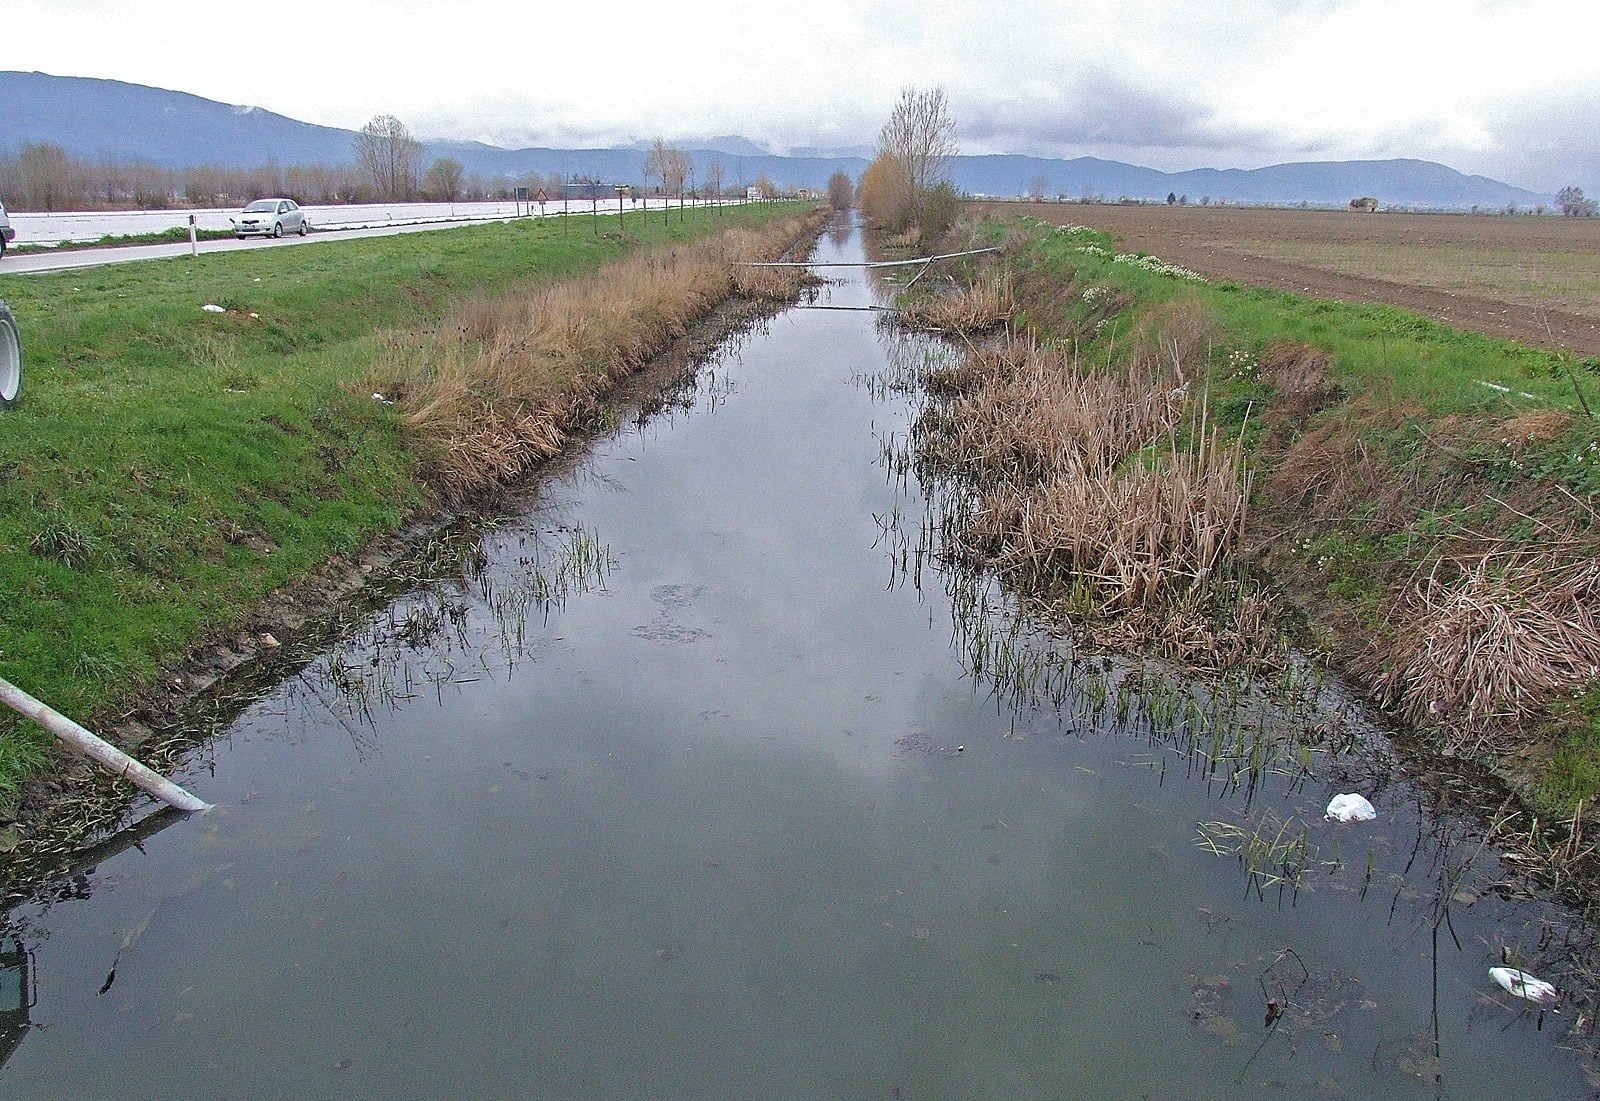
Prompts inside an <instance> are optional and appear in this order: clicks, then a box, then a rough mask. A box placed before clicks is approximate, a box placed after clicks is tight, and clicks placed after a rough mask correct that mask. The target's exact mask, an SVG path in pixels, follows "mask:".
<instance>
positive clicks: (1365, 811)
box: [1322, 793, 1378, 822]
mask: <svg viewBox="0 0 1600 1101" xmlns="http://www.w3.org/2000/svg"><path fill="white" fill-rule="evenodd" d="M1322 817H1323V818H1325V819H1327V820H1328V821H1330V822H1370V821H1372V820H1373V819H1374V818H1376V817H1378V812H1377V810H1376V809H1375V808H1374V807H1373V805H1372V804H1371V803H1369V802H1367V797H1366V796H1365V795H1356V794H1354V793H1351V794H1349V795H1335V796H1334V797H1333V799H1332V800H1331V801H1330V802H1329V803H1328V813H1327V814H1324V815H1323V816H1322Z"/></svg>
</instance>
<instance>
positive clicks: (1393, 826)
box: [0, 234, 1587, 1098]
mask: <svg viewBox="0 0 1600 1101" xmlns="http://www.w3.org/2000/svg"><path fill="white" fill-rule="evenodd" d="M823 247H824V252H825V253H826V254H828V255H832V256H842V257H846V258H847V257H849V256H852V255H855V254H856V253H855V250H856V249H857V245H856V239H855V238H854V237H853V236H840V235H837V234H835V235H830V238H829V240H828V241H827V242H826V243H825V245H824V246H823ZM826 293H827V294H828V295H829V296H830V303H831V304H838V305H852V306H854V305H864V304H870V303H871V301H872V290H871V288H870V287H869V286H868V285H867V283H866V281H865V280H863V279H860V278H854V277H851V278H848V279H847V280H845V281H842V282H840V283H837V284H835V285H832V286H830V287H829V288H828V289H827V292H826ZM925 354H926V353H925V352H923V351H915V352H913V351H911V350H908V348H907V346H906V345H904V344H903V343H902V342H899V341H897V340H895V339H890V338H887V337H886V335H885V334H881V333H879V332H877V331H875V329H874V327H873V326H872V325H871V324H870V323H869V322H868V321H867V320H866V318H865V316H864V315H862V314H859V313H844V312H816V311H796V312H793V313H791V314H788V315H785V316H783V317H780V318H778V319H775V320H774V321H772V322H771V324H770V325H769V326H767V327H766V329H765V331H764V332H763V333H762V334H760V335H758V336H757V337H756V338H755V339H754V340H753V341H752V342H750V343H749V344H747V345H744V346H743V347H742V348H740V349H737V350H736V351H734V352H732V353H730V354H729V355H728V356H726V357H723V358H721V359H719V360H718V361H717V362H716V364H715V365H714V370H713V371H710V372H707V373H705V374H702V375H700V376H699V377H698V378H697V379H696V380H695V381H694V383H693V385H692V386H691V385H690V384H689V383H687V382H685V383H683V384H681V385H680V386H678V387H676V388H673V389H670V390H669V391H668V392H667V393H666V395H665V396H664V397H663V398H662V399H661V400H660V402H659V404H656V405H655V406H654V408H653V409H652V411H651V412H650V413H649V414H648V415H633V414H629V415H625V416H619V417H618V418H616V422H615V428H614V431H613V433H612V434H611V435H609V436H606V437H605V438H602V439H600V440H598V441H597V443H596V446H595V448H594V450H593V451H592V453H591V454H590V455H588V456H587V457H586V458H584V459H582V460H581V461H578V462H576V463H575V464H573V465H572V466H571V467H570V468H568V469H566V470H563V471H560V472H558V473H557V474H556V475H555V476H553V477H551V478H550V479H549V480H548V481H547V482H545V483H544V485H543V486H542V488H541V491H540V493H539V494H538V495H537V497H536V498H534V499H533V500H532V501H530V502H529V503H528V506H527V507H526V508H525V509H519V510H517V511H516V513H515V515H512V516H510V517H508V518H507V519H505V520H504V521H503V522H501V523H498V524H495V525H492V526H489V527H487V528H486V529H482V530H479V531H476V532H471V533H464V534H463V535H461V537H459V538H457V539H455V540H453V541H443V542H441V543H440V544H439V545H438V546H437V547H436V549H435V553H433V554H432V555H430V556H425V557H424V558H422V559H420V560H419V562H418V563H417V564H416V566H415V567H414V572H415V576H416V578H417V579H418V581H419V583H418V584H415V585H412V586H410V587H408V588H407V590H406V591H404V592H402V593H400V594H398V595H397V596H396V598H395V599H393V600H392V601H390V602H388V603H387V604H386V605H385V606H384V607H383V608H381V609H379V610H377V611H371V610H369V611H367V612H363V613H361V614H360V615H358V616H353V617H352V620H353V621H352V622H351V623H350V624H348V628H349V629H348V633H347V634H346V635H345V637H343V638H342V640H341V641H339V642H338V644H337V645H334V646H332V647H329V648H326V649H325V650H321V651H319V652H317V653H315V654H312V655H307V657H308V659H309V660H308V663H307V664H305V665H304V666H303V667H301V668H298V669H295V670H293V671H292V674H291V675H290V676H289V677H288V678H287V679H286V680H284V681H283V682H282V683H279V684H275V685H273V686H271V687H270V689H269V690H268V691H266V692H265V694H264V695H263V697H262V698H261V699H259V700H258V701H256V702H255V703H253V704H252V705H251V706H250V707H249V708H247V709H246V710H245V711H244V712H243V713H242V714H239V715H237V716H234V717H233V719H232V721H230V722H229V724H228V727H227V731H226V734H225V736H224V737H223V738H222V739H220V740H219V741H218V742H217V743H216V745H215V747H214V749H213V750H212V754H211V756H210V757H209V758H208V759H206V760H204V761H202V762H201V767H206V768H208V769H211V770H212V774H211V775H208V776H207V777H205V790H206V791H207V794H208V796H211V797H213V798H216V799H217V800H218V803H219V806H218V809H217V811H216V812H214V813H213V814H210V815H207V816H205V817H204V818H203V819H200V820H197V821H191V822H185V823H183V824H182V825H181V826H178V827H172V828H165V829H155V830H153V831H152V832H150V833H148V834H146V835H144V836H141V837H139V838H137V840H136V841H135V842H133V843H129V844H126V845H124V846H123V847H122V848H121V849H120V851H117V852H106V853H103V854H101V855H100V856H98V857H97V858H96V860H97V862H96V864H95V865H94V866H93V867H92V868H89V869H80V870H77V871H76V872H75V873H74V875H73V877H71V878H69V879H68V880H66V881H64V882H65V883H69V884H70V883H77V884H78V886H77V887H75V888H73V889H72V892H71V893H69V892H68V891H67V890H66V889H65V888H63V890H62V891H61V893H59V894H58V895H57V896H55V898H54V900H52V899H51V898H41V899H39V900H36V901H35V902H34V903H32V904H29V905H25V906H22V907H19V908H18V909H17V910H15V911H14V912H13V914H12V922H13V924H12V931H13V933H14V934H15V937H16V938H17V939H18V940H19V941H20V944H21V946H22V947H23V948H24V949H26V950H27V951H31V952H32V953H33V955H34V957H35V958H36V959H37V970H38V982H37V984H36V985H33V984H30V985H31V986H32V989H33V993H34V997H35V1000H36V1003H37V1004H36V1005H35V1006H34V1008H33V1010H32V1019H33V1020H34V1021H37V1022H43V1023H46V1024H48V1025H49V1026H50V1027H49V1028H48V1029H46V1030H40V1029H37V1028H35V1029H34V1030H33V1031H32V1032H30V1033H29V1034H28V1038H27V1040H26V1042H24V1043H22V1044H21V1045H20V1046H19V1047H17V1048H16V1051H15V1054H14V1056H13V1059H12V1063H11V1066H10V1067H9V1068H8V1069H7V1073H6V1074H5V1075H3V1076H0V1097H10V1096H28V1097H43V1096H52V1095H54V1096H101V1095H110V1094H112V1093H115V1092H117V1091H118V1090H125V1089H126V1088H127V1085H126V1084H127V1083H128V1082H130V1081H134V1082H142V1081H149V1082H160V1083H161V1089H162V1091H163V1092H164V1093H172V1092H195V1093H199V1094H201V1095H205V1096H212V1095H217V1094H229V1093H233V1094H241V1093H245V1094H248V1093H251V1092H252V1091H254V1092H259V1090H258V1089H257V1088H256V1087H257V1086H258V1084H259V1083H261V1082H271V1083H273V1088H274V1089H276V1090H277V1091H278V1092H279V1093H282V1094H283V1095H286V1096H297V1097H310V1096H339V1097H341V1098H356V1097H389V1096H452V1097H492V1096H507V1095H532V1096H541V1095H542V1096H563V1097H588V1096H628V1095H633V1096H646V1095H647V1096H658V1097H708V1096H717V1097H754V1096H760V1097H781V1096H794V1097H831V1096H877V1097H892V1096H896V1095H899V1096H902V1097H924V1096H926V1097H944V1096H970V1097H979V1096H989V1097H1007V1098H1011V1097H1060V1096H1126V1095H1134V1096H1137V1095H1139V1094H1141V1093H1142V1094H1148V1095H1151V1096H1160V1097H1182V1096H1197V1097H1198V1096H1203V1097H1228V1096H1237V1097H1255V1096H1259V1095H1260V1094H1261V1093H1262V1092H1263V1091H1264V1090H1267V1089H1285V1090H1288V1091H1291V1092H1298V1093H1300V1094H1311V1095H1318V1094H1320V1095H1338V1094H1339V1093H1341V1092H1342V1093H1344V1094H1348V1095H1374V1096H1407V1095H1416V1096H1428V1095H1433V1094H1436V1093H1439V1092H1441V1085H1440V1083H1441V1081H1442V1083H1443V1086H1442V1089H1444V1090H1448V1091H1450V1093H1451V1095H1454V1096H1471V1095H1474V1094H1475V1093H1504V1092H1507V1091H1509V1090H1511V1089H1513V1088H1517V1089H1519V1095H1520V1096H1530V1097H1538V1096H1549V1097H1560V1096H1573V1095H1575V1094H1576V1092H1577V1090H1578V1088H1579V1083H1580V1081H1581V1078H1580V1075H1579V1072H1578V1070H1577V1069H1576V1064H1575V1063H1574V1062H1573V1061H1571V1060H1568V1059H1566V1058H1565V1057H1564V1056H1563V1055H1562V1054H1561V1053H1560V1052H1558V1051H1556V1050H1554V1047H1553V1044H1552V1043H1551V1041H1552V1040H1553V1039H1555V1038H1556V1037H1557V1036H1559V1037H1561V1038H1563V1039H1566V1038H1568V1037H1569V1035H1570V1033H1571V1032H1573V1031H1574V1029H1573V1026H1574V1024H1576V1023H1577V1022H1576V1021H1575V1017H1576V1014H1577V1013H1578V1012H1580V1010H1579V1008H1578V1007H1577V1006H1576V1005H1573V1004H1572V1003H1570V1002H1569V1003H1568V1004H1567V1005H1565V1006H1563V1011H1562V1013H1561V1014H1560V1015H1559V1017H1557V1016H1556V1015H1551V1016H1549V1017H1548V1018H1547V1019H1546V1021H1545V1024H1544V1027H1545V1031H1544V1032H1542V1033H1541V1032H1539V1031H1538V1026H1539V1021H1538V1020H1537V1017H1536V1015H1529V1014H1526V1013H1525V1012H1524V1007H1522V1006H1518V1005H1512V1004H1509V999H1506V998H1502V997H1501V996H1500V995H1499V994H1498V992H1497V991H1496V989H1495V988H1494V987H1492V986H1488V985H1486V983H1485V981H1484V975H1483V969H1484V967H1486V966H1487V965H1488V963H1490V962H1498V960H1499V958H1500V956H1501V949H1502V947H1506V948H1509V949H1510V950H1511V953H1512V955H1513V956H1514V958H1516V959H1517V960H1519V961H1522V962H1525V963H1526V964H1527V965H1528V966H1529V968H1530V969H1533V970H1536V971H1538V972H1540V973H1542V974H1546V975H1549V976H1551V977H1554V978H1556V980H1557V981H1558V982H1559V983H1561V984H1562V985H1563V986H1564V987H1565V986H1566V985H1576V984H1575V983H1569V978H1570V976H1569V975H1568V974H1567V973H1565V972H1563V971H1562V966H1563V964H1562V963H1561V960H1562V959H1563V956H1562V953H1563V952H1564V951H1567V952H1568V953H1569V956H1568V958H1570V948H1571V944H1570V943H1568V942H1565V941H1563V939H1562V938H1563V936H1564V935H1565V931H1570V930H1571V929H1572V928H1573V926H1572V923H1570V922H1563V920H1562V919H1563V915H1562V913H1561V912H1560V911H1559V910H1558V909H1556V908H1555V907H1553V906H1550V905H1548V904H1547V903H1544V902H1540V901H1538V900H1522V899H1516V898H1513V897H1510V895H1509V894H1508V892H1507V890H1506V888H1505V886H1504V883H1505V881H1506V879H1508V878H1509V876H1508V874H1507V869H1506V868H1505V867H1504V866H1503V862H1502V861H1500V860H1499V859H1498V856H1497V850H1496V849H1495V848H1494V847H1493V846H1487V845H1484V844H1483V842H1482V838H1483V836H1484V833H1483V831H1482V830H1481V829H1477V828H1475V826H1474V824H1473V821H1474V820H1473V819H1472V818H1471V816H1470V815H1467V814H1464V813H1458V809H1459V808H1453V807H1449V806H1444V807H1438V806H1435V805H1434V804H1433V803H1432V802H1431V801H1430V800H1431V798H1432V797H1431V796H1429V795H1428V794H1427V789H1424V788H1420V787H1416V786H1413V785H1412V784H1411V783H1410V782H1409V780H1408V779H1407V778H1406V777H1405V775H1404V768H1403V765H1402V763H1401V762H1400V761H1398V760H1397V759H1396V758H1394V757H1393V756H1392V755H1390V754H1387V753H1386V751H1385V749H1384V746H1385V745H1386V742H1385V741H1384V739H1383V738H1382V736H1381V733H1380V732H1379V731H1378V730H1376V729H1375V728H1374V727H1373V726H1372V724H1371V723H1370V721H1369V720H1368V719H1367V717H1366V716H1365V714H1364V713H1363V712H1362V711H1361V709H1360V708H1359V707H1357V706H1355V704H1354V703H1353V702H1352V701H1350V700H1349V699H1348V698H1346V697H1345V696H1344V695H1342V694H1341V688H1340V686H1339V685H1338V684H1337V683H1335V682H1329V681H1327V680H1326V679H1325V678H1321V677H1319V676H1318V674H1317V673H1316V671H1315V670H1314V669H1313V668H1311V667H1309V666H1307V665H1305V664H1304V663H1299V664H1295V663H1289V664H1287V665H1286V666H1285V667H1284V668H1283V669H1282V670H1279V671H1278V672H1277V673H1276V674H1275V675H1274V677H1272V678H1269V679H1267V680H1265V681H1263V680H1260V679H1255V680H1252V679H1248V678H1241V679H1227V678H1221V679H1209V680H1201V681H1195V680H1192V679H1190V678H1186V677H1184V676H1182V675H1180V674H1179V673H1178V672H1177V671H1175V670H1173V669H1172V668H1171V667H1169V666H1164V665H1162V664H1161V663H1157V662H1148V661H1139V660H1134V659H1131V658H1127V657H1119V656H1116V655H1110V654H1101V653H1095V652H1092V651H1090V650H1088V649H1086V648H1084V647H1082V646H1080V645H1077V644H1075V643H1074V642H1073V641H1072V640H1070V639H1065V638H1062V637H1058V636H1057V635H1056V634H1053V633H1052V632H1051V631H1050V630H1049V629H1048V626H1047V625H1045V624H1041V623H1040V622H1038V621H1036V620H1035V619H1034V618H1033V617H1031V616H1030V614H1029V609H1028V607H1027V606H1026V605H1025V604H1022V603H1019V601H1018V598H1017V597H1016V595H1015V594H1011V593H1007V592H1006V591H1005V590H1004V589H1003V588H1002V587H1000V586H997V585H995V584H994V583H993V582H992V580H990V579H987V578H985V577H984V576H982V575H981V574H979V573H975V572H972V571H970V570H964V569H962V568H961V567H960V564H959V563H957V562H955V561H953V560H951V559H949V558H948V557H947V556H944V555H942V554H941V553H940V542H939V540H940V533H941V531H942V529H943V525H944V524H945V522H946V521H945V516H946V514H947V510H948V509H950V508H951V507H953V506H952V505H951V504H950V503H949V502H948V501H947V500H945V499H944V498H942V497H941V496H940V495H939V494H938V493H934V492H931V491H930V489H929V486H928V484H927V482H926V480H925V477H924V475H925V472H924V471H920V470H918V469H917V467H916V466H915V464H914V463H913V462H912V461H910V459H909V458H908V457H907V454H906V450H905V448H904V446H903V444H902V441H904V440H905V439H906V438H907V433H908V432H909V431H910V425H911V423H912V422H913V419H914V416H915V408H914V404H913V403H914V396H913V391H912V390H911V389H910V388H909V386H908V385H907V380H908V378H909V375H908V374H906V373H905V372H909V371H912V370H915V364H916V362H917V361H918V359H917V357H919V356H923V355H925ZM896 357H898V358H896ZM897 364H898V366H897ZM897 371H898V372H901V373H900V374H899V375H898V376H897V375H896V372H897ZM852 379H855V380H856V381H855V383H853V384H852V382H851V380H852ZM1333 790H1360V791H1363V792H1367V793H1369V794H1370V795H1371V797H1372V798H1373V801H1374V802H1375V803H1376V804H1377V805H1378V807H1379V810H1380V818H1379V820H1378V821H1377V822H1376V823H1373V824H1370V825H1369V826H1366V827H1362V828H1359V829H1358V828H1350V827H1342V826H1339V825H1337V824H1333V823H1326V822H1323V821H1322V819H1321V808H1322V806H1323V805H1324V804H1325V803H1326V800H1327V797H1328V796H1329V794H1331V792H1332V791H1333ZM8 943H9V942H8ZM108 979H109V980H110V981H109V982H108V981H107V980H108ZM8 989H9V988H8ZM0 1011H3V1010H0ZM1554 1021H1559V1024H1558V1025H1557V1026H1554V1027H1553V1026H1552V1023H1551V1022H1554ZM1585 1027H1587V1026H1585ZM1579 1031H1581V1030H1579ZM1528 1067H1534V1068H1537V1069H1536V1074H1537V1077H1536V1079H1535V1080H1534V1081H1533V1083H1532V1085H1531V1086H1530V1085H1529V1084H1528V1083H1527V1082H1526V1080H1525V1079H1526V1078H1527V1077H1528V1072H1527V1071H1526V1069H1525V1068H1528ZM1480 1087H1481V1088H1480ZM52 1090H55V1091H57V1092H56V1093H55V1094H52V1093H51V1091H52Z"/></svg>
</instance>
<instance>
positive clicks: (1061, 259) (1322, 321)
mask: <svg viewBox="0 0 1600 1101" xmlns="http://www.w3.org/2000/svg"><path fill="white" fill-rule="evenodd" d="M1085 245H1088V246H1092V247H1095V248H1101V249H1106V250H1115V247H1116V246H1115V242H1114V240H1113V239H1112V238H1111V237H1110V236H1108V235H1106V234H1102V233H1095V232H1092V231H1078V232H1075V233H1061V232H1055V233H1050V234H1048V235H1047V236H1046V237H1045V238H1044V242H1043V244H1042V246H1041V249H1042V251H1043V252H1044V254H1045V255H1046V256H1047V257H1048V258H1049V259H1050V261H1051V262H1053V263H1055V264H1058V265H1067V264H1070V265H1072V266H1074V267H1075V268H1076V269H1077V272H1078V278H1079V279H1080V281H1084V282H1088V283H1094V282H1105V283H1108V284H1111V285H1115V286H1119V287H1122V288H1125V289H1127V290H1129V291H1132V292H1133V293H1134V294H1135V295H1136V296H1137V298H1138V300H1139V301H1140V302H1142V303H1154V302H1162V301H1165V300H1167V299H1169V298H1172V297H1173V296H1175V295H1177V294H1180V293H1189V294H1193V295H1195V296H1196V297H1197V298H1198V299H1199V300H1200V301H1201V302H1202V303H1203V304H1204V305H1205V306H1207V307H1208V308H1209V309H1210V310H1211V311H1212V313H1213V314H1214V315H1215V317H1216V319H1217V321H1218V323H1219V325H1220V328H1221V329H1222V330H1223V331H1224V332H1225V333H1226V334H1227V335H1228V338H1229V340H1230V341H1232V342H1233V343H1234V344H1235V346H1237V347H1241V348H1246V349H1251V350H1254V351H1257V352H1259V351H1260V350H1262V349H1264V348H1265V347H1266V346H1267V345H1268V344H1269V343H1271V342H1272V341H1274V340H1285V339H1287V340H1299V341H1303V342H1305V343H1307V344H1311V345H1314V346H1316V347H1318V348H1321V349H1323V350H1324V351H1326V352H1327V353H1329V355H1330V356H1331V358H1332V374H1333V380H1334V381H1335V382H1337V383H1338V384H1339V385H1340V386H1341V387H1343V388H1344V389H1345V390H1346V391H1347V392H1348V393H1350V394H1352V395H1355V394H1362V393H1371V394H1373V395H1374V396H1376V397H1378V398H1380V399H1381V400H1382V401H1383V402H1384V403H1385V404H1388V405H1391V406H1395V407H1406V408H1410V409H1412V410H1414V411H1415V412H1416V413H1418V414H1425V415H1427V416H1429V417H1441V416H1447V415H1454V414H1465V415H1481V414H1496V413H1501V414H1503V413H1509V412H1514V411H1516V410H1517V409H1526V408H1548V407H1550V406H1556V407H1558V408H1563V409H1568V410H1570V411H1576V410H1577V408H1578V405H1577V399H1576V397H1575V395H1574V389H1573V382H1572V378H1573V376H1574V375H1576V376H1577V378H1578V380H1579V385H1580V386H1581V387H1582V388H1583V392H1584V395H1585V398H1586V400H1587V401H1588V402H1589V405H1590V407H1591V408H1593V409H1596V410H1600V363H1596V362H1595V361H1593V360H1588V361H1582V360H1575V359H1574V358H1573V357H1571V356H1563V355H1561V354H1559V353H1555V352H1548V351H1544V350H1542V349H1538V348H1533V347H1529V346H1528V345H1524V344H1518V343H1516V342H1514V341H1510V340H1502V339H1499V338H1496V337H1491V336H1486V335H1484V334H1482V333H1476V332H1469V331H1463V330H1459V329H1452V328H1450V327H1449V326H1447V325H1443V324H1441V323H1439V322H1436V321H1433V320H1431V319H1429V318H1426V317H1423V316H1422V315H1420V314H1415V313H1411V312H1409V311H1407V310H1401V309H1395V308H1393V307H1388V306H1371V305H1362V304H1356V303H1349V302H1337V301H1333V300H1331V299H1325V298H1310V297H1305V296H1302V295H1297V294H1288V293H1285V292H1282V291H1273V290H1263V289H1259V288H1253V287H1244V286H1240V285H1238V284H1234V283H1196V282H1193V281H1191V280H1188V279H1183V278H1178V277H1174V276H1171V275H1161V274H1157V273H1155V272H1151V271H1147V270H1145V269H1143V268H1140V267H1138V266H1136V265H1133V264H1129V263H1124V262H1119V261H1116V260H1113V259H1110V258H1108V257H1103V256H1099V255H1096V254H1094V253H1092V252H1085V251H1082V247H1083V246H1085ZM1485 382H1488V383H1493V384H1495V385H1499V386H1504V387H1506V388H1507V389H1508V390H1510V391H1512V393H1511V394H1510V395H1507V394H1504V393H1502V392H1500V391H1496V390H1494V389H1491V388H1490V387H1488V386H1484V385H1482V384H1483V383H1485ZM1521 393H1527V394H1531V395H1533V397H1532V398H1524V397H1520V396H1519V395H1520V394H1521Z"/></svg>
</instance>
